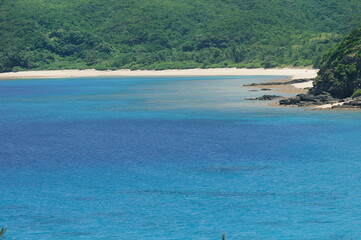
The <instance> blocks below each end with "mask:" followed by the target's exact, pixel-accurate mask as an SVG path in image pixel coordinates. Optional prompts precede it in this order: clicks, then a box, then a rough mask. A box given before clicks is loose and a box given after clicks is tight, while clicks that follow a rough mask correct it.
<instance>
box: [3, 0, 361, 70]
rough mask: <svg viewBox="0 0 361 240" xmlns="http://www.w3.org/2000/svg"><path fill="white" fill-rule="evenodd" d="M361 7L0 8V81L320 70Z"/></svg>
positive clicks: (228, 2) (336, 1)
mask: <svg viewBox="0 0 361 240" xmlns="http://www.w3.org/2000/svg"><path fill="white" fill-rule="evenodd" d="M360 22H361V1H360V0H247V1H245V0H108V1H103V0H0V72H3V71H18V70H23V69H63V68H79V69H84V68H96V69H118V68H130V69H166V68H195V67H274V66H312V65H314V66H318V64H319V62H320V57H321V56H322V55H323V54H324V53H325V51H326V50H327V49H329V48H330V47H331V46H333V45H334V44H335V43H336V42H338V41H339V40H340V39H342V37H343V36H344V35H345V34H346V33H347V32H349V31H350V30H351V29H353V28H355V27H356V26H357V25H358V24H359V23H360Z"/></svg>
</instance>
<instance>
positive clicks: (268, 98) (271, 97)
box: [245, 95, 282, 101]
mask: <svg viewBox="0 0 361 240" xmlns="http://www.w3.org/2000/svg"><path fill="white" fill-rule="evenodd" d="M279 98H282V96H277V95H263V96H262V97H257V98H245V100H261V101H271V100H275V99H279Z"/></svg>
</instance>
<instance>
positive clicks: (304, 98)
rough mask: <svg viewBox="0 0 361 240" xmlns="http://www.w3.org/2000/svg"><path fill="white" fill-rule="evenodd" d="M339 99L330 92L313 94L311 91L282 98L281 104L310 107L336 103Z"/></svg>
mask: <svg viewBox="0 0 361 240" xmlns="http://www.w3.org/2000/svg"><path fill="white" fill-rule="evenodd" d="M337 101H338V99H335V98H333V97H332V96H331V94H330V93H327V92H323V93H322V94H318V95H313V94H310V93H307V94H298V95H297V96H296V97H291V98H287V99H282V100H280V102H279V103H280V105H292V106H298V107H308V106H317V105H324V104H329V103H335V102H337Z"/></svg>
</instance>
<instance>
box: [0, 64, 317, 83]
mask: <svg viewBox="0 0 361 240" xmlns="http://www.w3.org/2000/svg"><path fill="white" fill-rule="evenodd" d="M317 71H318V70H317V69H291V68H273V69H263V68H257V69H245V68H242V69H238V68H213V69H186V70H163V71H154V70H153V71H152V70H136V71H130V70H116V71H97V70H94V69H88V70H49V71H24V72H7V73H0V79H26V78H72V77H105V76H109V77H111V76H114V77H115V76H123V77H140V76H247V75H248V76H267V75H283V76H290V77H291V78H292V79H298V78H314V77H316V75H317ZM307 86H308V85H307Z"/></svg>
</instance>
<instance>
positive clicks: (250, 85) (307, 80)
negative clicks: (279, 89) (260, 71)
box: [243, 78, 313, 87]
mask: <svg viewBox="0 0 361 240" xmlns="http://www.w3.org/2000/svg"><path fill="white" fill-rule="evenodd" d="M312 80H313V79H310V78H302V79H294V80H291V81H288V82H266V83H251V84H245V85H243V86H245V87H254V86H260V85H288V84H295V83H304V82H309V81H312Z"/></svg>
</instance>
